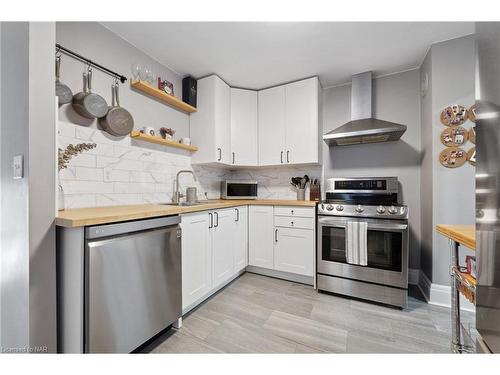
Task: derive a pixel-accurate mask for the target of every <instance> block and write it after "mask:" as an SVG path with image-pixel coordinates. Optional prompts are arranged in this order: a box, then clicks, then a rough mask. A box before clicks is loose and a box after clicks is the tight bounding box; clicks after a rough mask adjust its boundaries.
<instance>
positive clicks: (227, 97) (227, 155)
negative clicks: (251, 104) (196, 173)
mask: <svg viewBox="0 0 500 375" xmlns="http://www.w3.org/2000/svg"><path fill="white" fill-rule="evenodd" d="M197 102H198V108H197V110H198V111H197V112H195V113H193V114H191V116H190V117H189V124H190V135H191V140H192V143H193V144H196V145H197V146H198V148H199V151H198V152H197V153H196V154H195V155H193V157H192V162H193V163H194V164H210V163H222V164H231V163H232V157H231V156H232V155H231V124H230V122H231V88H230V87H229V86H228V85H227V84H226V83H225V82H224V81H223V80H221V79H220V78H219V77H217V76H215V75H212V76H209V77H205V78H202V79H199V80H198V100H197Z"/></svg>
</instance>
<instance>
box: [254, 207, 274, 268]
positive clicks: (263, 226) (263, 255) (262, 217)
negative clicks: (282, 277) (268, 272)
mask: <svg viewBox="0 0 500 375" xmlns="http://www.w3.org/2000/svg"><path fill="white" fill-rule="evenodd" d="M273 242H274V240H273V206H249V208H248V264H249V265H251V266H257V267H263V268H269V269H273V268H274V254H273V253H274V249H273V247H274V245H273Z"/></svg>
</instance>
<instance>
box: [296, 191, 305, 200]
mask: <svg viewBox="0 0 500 375" xmlns="http://www.w3.org/2000/svg"><path fill="white" fill-rule="evenodd" d="M297 200H298V201H305V200H306V189H297Z"/></svg>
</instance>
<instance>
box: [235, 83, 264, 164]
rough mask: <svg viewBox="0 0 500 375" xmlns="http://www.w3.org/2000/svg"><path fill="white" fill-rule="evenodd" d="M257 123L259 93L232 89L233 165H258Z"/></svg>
mask: <svg viewBox="0 0 500 375" xmlns="http://www.w3.org/2000/svg"><path fill="white" fill-rule="evenodd" d="M257 122H258V118H257V91H253V90H243V89H234V88H231V164H234V165H250V166H256V165H257V164H258V160H257V151H258V143H257Z"/></svg>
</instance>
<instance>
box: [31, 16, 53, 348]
mask: <svg viewBox="0 0 500 375" xmlns="http://www.w3.org/2000/svg"><path fill="white" fill-rule="evenodd" d="M29 36H30V39H29V104H30V106H29V159H28V160H29V161H28V163H29V168H30V176H29V197H30V198H29V236H30V237H29V299H30V309H29V314H30V319H29V322H30V331H29V335H30V347H32V348H33V347H44V346H46V347H47V350H48V351H49V352H55V351H56V349H57V345H56V344H57V342H56V337H57V336H56V329H57V322H56V255H55V226H54V219H55V199H56V198H55V175H56V169H55V166H56V157H55V152H54V150H55V147H56V143H55V142H56V134H55V132H56V129H55V123H56V119H55V116H56V111H55V99H54V98H55V86H54V81H55V73H54V49H53V48H54V44H55V38H56V28H55V23H54V22H30V26H29Z"/></svg>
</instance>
